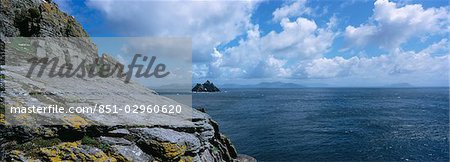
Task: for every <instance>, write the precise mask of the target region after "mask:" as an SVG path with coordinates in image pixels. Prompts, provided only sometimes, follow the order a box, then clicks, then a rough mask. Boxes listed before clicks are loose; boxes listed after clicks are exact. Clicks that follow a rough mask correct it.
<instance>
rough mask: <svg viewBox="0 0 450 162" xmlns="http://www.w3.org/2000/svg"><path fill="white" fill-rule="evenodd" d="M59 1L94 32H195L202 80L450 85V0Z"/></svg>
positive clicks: (196, 73) (197, 74)
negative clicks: (449, 37) (449, 35)
mask: <svg viewBox="0 0 450 162" xmlns="http://www.w3.org/2000/svg"><path fill="white" fill-rule="evenodd" d="M56 2H57V3H58V4H59V6H60V8H61V9H62V10H64V11H66V12H68V13H70V14H71V15H73V16H75V18H76V19H77V20H78V21H80V22H81V24H82V25H83V26H84V27H85V29H86V30H87V32H88V33H89V34H90V36H91V37H129V36H132V37H147V36H157V37H164V36H169V37H191V38H192V43H193V44H192V55H193V56H192V57H193V58H192V60H193V81H194V82H203V80H206V79H210V80H213V81H215V82H218V83H219V84H224V83H241V84H248V83H257V82H261V81H283V82H292V83H299V84H304V85H314V84H326V85H330V86H380V85H387V84H394V83H410V84H412V85H416V86H448V80H449V70H448V69H449V67H448V66H449V65H448V63H449V46H448V44H449V43H448V40H447V39H448V33H449V31H450V28H449V16H448V15H449V6H448V2H446V1H440V0H426V1H415V0H401V1H388V0H377V1H368V0H353V1H339V0H337V1H331V0H326V1H317V0H296V1H193V2H178V1H169V2H163V1H145V0H144V1H108V0H100V1H94V0H85V1H62V0H58V1H56ZM116 57H124V56H116Z"/></svg>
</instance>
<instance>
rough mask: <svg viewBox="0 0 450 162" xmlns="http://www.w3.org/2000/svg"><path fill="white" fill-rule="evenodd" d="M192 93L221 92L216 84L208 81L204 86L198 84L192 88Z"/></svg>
mask: <svg viewBox="0 0 450 162" xmlns="http://www.w3.org/2000/svg"><path fill="white" fill-rule="evenodd" d="M192 92H220V90H219V88H217V87H216V86H215V85H214V83H212V82H210V81H209V80H207V81H206V82H205V83H203V84H200V83H197V84H196V85H195V86H194V88H192Z"/></svg>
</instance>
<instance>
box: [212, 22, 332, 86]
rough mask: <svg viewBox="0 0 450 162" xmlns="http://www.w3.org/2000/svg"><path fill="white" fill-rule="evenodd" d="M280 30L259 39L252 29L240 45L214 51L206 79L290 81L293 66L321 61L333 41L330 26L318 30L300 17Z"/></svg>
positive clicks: (286, 23) (259, 35)
mask: <svg viewBox="0 0 450 162" xmlns="http://www.w3.org/2000/svg"><path fill="white" fill-rule="evenodd" d="M331 21H335V20H334V19H333V20H330V22H331ZM329 24H330V25H331V24H333V23H329ZM280 26H281V27H282V31H281V32H275V31H271V32H269V33H268V34H267V35H264V36H261V34H260V31H259V26H257V25H255V26H253V27H252V28H251V29H250V30H248V31H247V38H246V39H245V40H240V41H239V45H237V46H234V47H229V48H226V49H225V50H223V51H214V52H213V53H212V57H213V58H214V61H213V62H212V63H210V64H209V65H208V67H209V69H208V74H209V77H227V78H230V77H236V78H279V77H282V78H290V77H292V75H293V71H292V66H296V64H298V63H299V62H301V61H302V60H311V59H315V58H320V57H322V56H323V54H324V53H326V52H327V51H328V50H329V49H330V47H331V44H332V42H333V39H334V37H335V33H334V32H333V31H331V28H330V27H329V26H326V27H324V28H320V27H318V26H317V24H316V23H315V22H314V21H313V20H309V19H306V18H302V17H299V18H297V19H296V20H294V21H290V20H289V19H287V18H284V19H282V20H281V22H280ZM289 61H291V62H289ZM203 70H206V69H203Z"/></svg>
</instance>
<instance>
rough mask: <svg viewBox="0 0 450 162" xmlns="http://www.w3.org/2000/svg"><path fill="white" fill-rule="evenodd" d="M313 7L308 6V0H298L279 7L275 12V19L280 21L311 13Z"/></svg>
mask: <svg viewBox="0 0 450 162" xmlns="http://www.w3.org/2000/svg"><path fill="white" fill-rule="evenodd" d="M311 13H312V9H311V8H309V7H306V0H297V1H294V2H293V3H291V4H289V5H285V6H283V7H280V8H277V9H276V10H275V11H274V12H273V13H272V15H273V20H274V21H278V20H281V19H283V18H287V17H293V16H301V15H303V14H311Z"/></svg>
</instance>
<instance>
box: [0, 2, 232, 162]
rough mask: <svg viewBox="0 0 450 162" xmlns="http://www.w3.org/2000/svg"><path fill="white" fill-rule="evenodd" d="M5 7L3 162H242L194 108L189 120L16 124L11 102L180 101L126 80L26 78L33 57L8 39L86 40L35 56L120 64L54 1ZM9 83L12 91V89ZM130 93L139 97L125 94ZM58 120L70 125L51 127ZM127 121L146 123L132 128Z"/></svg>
mask: <svg viewBox="0 0 450 162" xmlns="http://www.w3.org/2000/svg"><path fill="white" fill-rule="evenodd" d="M0 3H1V5H0V38H1V39H0V45H1V46H0V47H1V48H0V52H1V56H2V67H1V69H2V71H1V74H2V75H1V84H0V85H1V90H2V97H1V102H2V104H1V105H2V106H1V107H0V161H237V159H238V154H237V152H236V150H235V148H234V146H233V145H232V144H231V142H230V140H229V139H228V138H227V137H225V136H224V135H223V134H221V133H220V132H219V126H218V124H217V123H216V122H215V121H214V120H212V119H211V117H209V115H207V114H205V113H202V112H200V111H197V110H195V109H192V108H190V109H191V110H190V111H191V112H192V113H191V114H190V115H189V116H173V115H166V114H158V115H153V116H151V117H149V116H147V115H146V114H143V115H129V114H126V115H125V114H122V115H115V116H106V115H102V114H73V115H53V116H45V115H42V116H39V115H38V117H39V118H45V119H46V120H45V121H46V122H49V124H48V125H41V124H37V123H35V122H33V120H32V118H31V117H30V116H27V115H23V116H20V119H16V118H14V119H12V121H16V122H20V121H26V122H27V123H29V124H26V125H11V123H8V122H7V121H6V120H5V115H4V114H5V111H6V110H5V109H7V108H8V107H9V106H11V105H22V106H29V105H33V104H38V105H39V104H41V105H46V104H47V105H48V104H59V105H65V106H71V105H72V106H73V105H92V104H96V103H99V104H102V103H103V104H104V103H109V102H113V101H114V102H119V103H120V102H136V103H149V104H154V102H157V101H158V102H161V101H164V102H167V103H173V102H174V101H172V100H170V99H168V98H165V97H163V96H159V95H157V94H156V93H155V92H154V91H152V90H149V89H147V88H145V87H143V86H141V85H139V84H136V83H129V84H124V83H123V81H122V80H121V78H108V79H102V80H99V79H78V78H64V79H58V78H52V79H48V78H45V77H44V78H38V77H36V78H33V77H32V78H27V77H25V73H24V72H23V71H22V70H23V69H21V67H20V66H16V65H15V64H18V63H24V62H20V60H21V59H20V58H22V57H25V56H26V55H29V54H30V53H29V52H27V51H26V50H19V51H20V52H17V53H15V54H14V55H5V44H8V43H10V42H9V41H10V40H9V38H8V37H19V36H25V37H30V36H32V37H85V38H80V41H77V42H69V43H67V42H65V43H63V42H60V41H58V40H55V41H54V42H53V43H58V46H56V45H55V46H53V44H52V41H50V43H49V42H41V41H37V46H38V47H39V46H50V47H53V48H52V49H51V50H44V51H39V50H40V48H37V49H35V50H37V51H36V55H38V56H40V57H59V58H61V60H66V61H67V60H70V62H77V61H79V60H81V59H85V60H88V61H89V62H92V61H93V60H95V59H99V60H102V62H107V63H110V64H119V63H118V62H117V61H115V60H114V58H112V57H110V56H108V55H106V54H104V55H102V56H99V55H98V52H97V48H96V46H95V45H94V44H93V43H92V41H91V40H90V39H89V38H88V35H87V34H86V32H85V31H84V29H83V28H82V27H81V25H80V24H79V23H78V22H76V21H75V19H74V18H73V17H71V16H69V15H67V14H65V13H63V12H61V11H59V9H58V6H57V5H56V4H55V3H52V2H49V1H45V0H20V1H19V0H0ZM40 43H45V44H40ZM24 45H27V44H26V43H24ZM59 46H63V47H64V48H61V47H59ZM80 49H82V50H83V51H80ZM7 52H8V53H9V52H11V51H7ZM5 58H7V59H6V60H17V62H16V61H12V62H10V61H7V62H6V65H5ZM61 66H64V65H61ZM3 74H5V75H3ZM5 84H8V87H6V88H5V86H4V85H5ZM202 86H203V88H204V89H206V90H211V91H218V89H217V87H215V86H214V85H213V84H212V83H209V81H207V82H206V83H205V84H203V85H202ZM108 87H114V88H108ZM123 91H125V92H135V93H130V94H123V93H119V92H123ZM68 92H71V93H68ZM82 92H95V93H93V94H86V93H84V94H83V93H82ZM8 121H10V120H8ZM55 121H58V122H63V123H65V124H64V125H55V124H52V122H55ZM124 121H128V122H134V123H142V124H140V125H129V124H127V123H126V122H124Z"/></svg>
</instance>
